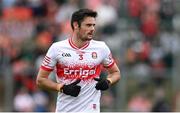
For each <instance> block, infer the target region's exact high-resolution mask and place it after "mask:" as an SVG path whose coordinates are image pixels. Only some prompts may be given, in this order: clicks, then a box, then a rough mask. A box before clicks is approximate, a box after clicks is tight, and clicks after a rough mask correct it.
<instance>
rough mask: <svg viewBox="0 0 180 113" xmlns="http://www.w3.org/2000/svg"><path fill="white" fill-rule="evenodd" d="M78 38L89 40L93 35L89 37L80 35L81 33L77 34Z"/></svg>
mask: <svg viewBox="0 0 180 113" xmlns="http://www.w3.org/2000/svg"><path fill="white" fill-rule="evenodd" d="M78 37H79V39H81V40H82V41H90V40H92V39H93V35H92V36H91V37H89V36H88V35H86V36H82V35H80V34H79V35H78Z"/></svg>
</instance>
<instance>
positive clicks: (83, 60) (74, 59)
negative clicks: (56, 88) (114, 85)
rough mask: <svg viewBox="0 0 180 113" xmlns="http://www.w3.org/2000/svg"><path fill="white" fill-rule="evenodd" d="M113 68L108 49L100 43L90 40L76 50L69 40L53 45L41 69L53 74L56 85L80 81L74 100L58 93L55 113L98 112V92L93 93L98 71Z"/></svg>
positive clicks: (99, 93)
mask: <svg viewBox="0 0 180 113" xmlns="http://www.w3.org/2000/svg"><path fill="white" fill-rule="evenodd" d="M113 64H114V60H113V58H112V56H111V52H110V49H109V48H108V47H107V45H106V44H105V43H104V42H102V41H95V40H91V41H89V42H88V43H86V44H85V45H84V46H83V47H82V48H77V47H76V46H75V45H74V44H73V43H72V39H71V38H69V39H66V40H63V41H59V42H56V43H53V44H52V45H51V47H50V48H49V50H48V52H47V54H46V56H45V58H44V60H43V62H42V65H41V69H43V70H46V71H52V70H54V69H55V71H56V80H57V82H58V83H64V84H70V83H72V82H74V81H75V80H76V79H78V78H80V79H81V82H80V83H78V85H80V86H81V91H80V93H79V95H78V96H77V97H72V96H69V95H66V94H64V93H60V92H59V93H58V98H57V104H56V112H86V111H87V112H91V111H92V112H100V102H99V101H100V95H101V92H100V91H99V90H96V88H95V85H96V83H97V82H96V81H95V80H94V79H93V78H97V77H99V75H100V73H101V68H102V66H104V67H105V68H109V67H111V66H112V65H113Z"/></svg>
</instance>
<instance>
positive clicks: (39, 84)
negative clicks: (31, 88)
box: [36, 77, 42, 87]
mask: <svg viewBox="0 0 180 113" xmlns="http://www.w3.org/2000/svg"><path fill="white" fill-rule="evenodd" d="M36 85H37V86H38V87H41V85H42V79H41V78H40V77H37V78H36Z"/></svg>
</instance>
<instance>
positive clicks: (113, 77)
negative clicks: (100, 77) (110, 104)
mask: <svg viewBox="0 0 180 113" xmlns="http://www.w3.org/2000/svg"><path fill="white" fill-rule="evenodd" d="M107 79H108V80H109V81H110V82H111V85H113V84H115V83H117V82H118V81H119V80H120V72H118V71H117V72H114V73H110V74H108V76H107Z"/></svg>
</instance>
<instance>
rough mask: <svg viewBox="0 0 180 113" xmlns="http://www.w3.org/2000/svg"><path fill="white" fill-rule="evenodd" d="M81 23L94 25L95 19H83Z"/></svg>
mask: <svg viewBox="0 0 180 113" xmlns="http://www.w3.org/2000/svg"><path fill="white" fill-rule="evenodd" d="M82 23H84V24H86V23H90V24H95V23H96V19H95V18H94V17H85V18H84V20H83V21H82Z"/></svg>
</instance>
